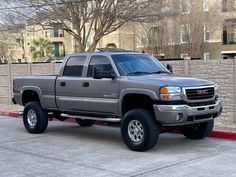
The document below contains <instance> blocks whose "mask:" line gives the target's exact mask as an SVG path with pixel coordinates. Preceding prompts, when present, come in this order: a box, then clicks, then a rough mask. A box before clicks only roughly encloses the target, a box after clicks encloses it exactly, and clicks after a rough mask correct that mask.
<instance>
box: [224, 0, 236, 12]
mask: <svg viewBox="0 0 236 177" xmlns="http://www.w3.org/2000/svg"><path fill="white" fill-rule="evenodd" d="M222 11H223V12H231V11H236V0H222Z"/></svg>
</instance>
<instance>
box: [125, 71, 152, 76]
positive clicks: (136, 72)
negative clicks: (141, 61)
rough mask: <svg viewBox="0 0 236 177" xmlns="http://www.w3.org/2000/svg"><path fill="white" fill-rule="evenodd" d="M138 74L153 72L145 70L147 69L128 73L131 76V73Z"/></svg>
mask: <svg viewBox="0 0 236 177" xmlns="http://www.w3.org/2000/svg"><path fill="white" fill-rule="evenodd" d="M137 74H152V73H149V72H145V71H135V72H131V73H128V74H127V75H128V76H130V75H137Z"/></svg>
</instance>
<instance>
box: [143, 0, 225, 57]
mask: <svg viewBox="0 0 236 177" xmlns="http://www.w3.org/2000/svg"><path fill="white" fill-rule="evenodd" d="M165 2H166V3H167V4H163V6H162V10H163V9H164V10H166V9H167V10H168V14H169V15H168V14H167V15H165V17H164V18H161V19H160V18H159V19H158V20H156V21H155V20H154V21H150V22H149V23H144V24H142V25H143V26H145V28H146V33H147V35H146V36H147V37H146V43H145V46H144V48H145V49H146V50H149V51H151V52H152V53H154V54H156V55H162V54H165V56H167V57H179V56H180V54H181V53H186V54H188V55H189V56H190V57H193V58H195V57H196V58H201V57H202V53H203V49H204V47H205V44H206V43H207V42H208V41H210V40H211V38H212V37H211V36H210V34H214V32H215V31H216V30H218V28H219V27H220V26H222V16H221V13H220V12H219V11H220V10H221V8H220V4H219V3H218V4H217V3H215V4H209V9H208V10H207V11H204V9H203V3H202V2H203V1H199V0H184V1H183V0H167V1H165ZM187 2H189V4H187ZM209 2H210V1H209Z"/></svg>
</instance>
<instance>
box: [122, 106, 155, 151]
mask: <svg viewBox="0 0 236 177" xmlns="http://www.w3.org/2000/svg"><path fill="white" fill-rule="evenodd" d="M140 124H141V126H140ZM140 127H141V128H140ZM137 134H138V135H137ZM121 136H122V139H123V141H124V143H125V144H126V146H127V147H128V148H129V149H131V150H133V151H146V150H149V149H151V148H152V147H153V146H154V145H155V144H156V142H157V140H158V138H159V127H158V125H157V123H156V121H155V117H154V115H153V113H152V112H151V111H149V110H146V109H134V110H131V111H129V112H127V113H126V114H125V116H124V118H123V120H122V122H121ZM132 139H133V140H132Z"/></svg>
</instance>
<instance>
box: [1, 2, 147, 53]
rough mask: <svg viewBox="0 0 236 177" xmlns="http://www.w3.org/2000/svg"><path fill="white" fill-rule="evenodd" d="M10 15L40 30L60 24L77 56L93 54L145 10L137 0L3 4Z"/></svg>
mask: <svg viewBox="0 0 236 177" xmlns="http://www.w3.org/2000/svg"><path fill="white" fill-rule="evenodd" d="M5 2H6V3H7V7H8V9H10V10H9V11H10V13H13V14H14V15H17V16H20V18H24V19H25V20H28V21H30V22H32V23H34V24H40V25H41V26H45V25H47V26H48V25H49V24H51V23H57V24H60V25H61V26H60V27H61V29H63V30H65V31H66V32H68V33H69V34H71V35H73V36H74V38H75V39H76V41H77V43H78V50H79V51H80V52H82V51H85V50H86V44H87V42H88V40H89V37H91V36H93V40H92V42H91V44H90V46H88V49H87V51H94V50H95V48H96V46H97V44H98V42H99V40H100V39H101V38H102V37H103V36H105V35H107V34H109V33H111V32H113V31H115V30H117V29H118V28H120V27H121V26H122V25H123V24H124V23H126V22H128V21H130V20H131V19H134V18H136V17H137V16H138V15H140V14H142V10H143V9H146V8H145V7H146V6H147V4H148V3H147V2H146V1H140V0H133V1H129V0H116V1H114V0H57V1H55V0H5Z"/></svg>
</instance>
